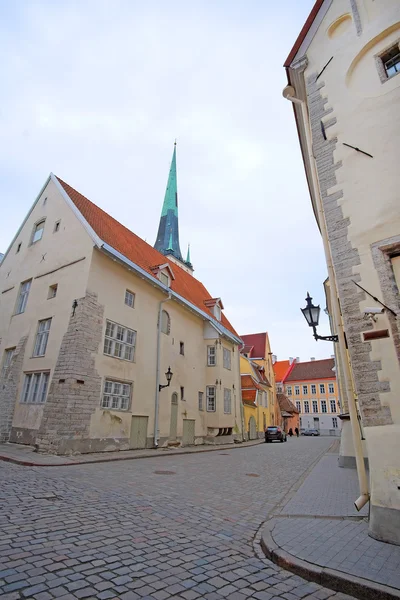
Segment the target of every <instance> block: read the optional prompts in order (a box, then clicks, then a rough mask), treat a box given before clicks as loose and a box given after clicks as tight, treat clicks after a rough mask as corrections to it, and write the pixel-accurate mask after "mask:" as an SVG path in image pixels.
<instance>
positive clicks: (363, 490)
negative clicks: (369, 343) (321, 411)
mask: <svg viewBox="0 0 400 600" xmlns="http://www.w3.org/2000/svg"><path fill="white" fill-rule="evenodd" d="M282 93H283V97H284V98H286V99H287V100H290V102H293V104H297V105H298V106H300V108H301V114H302V118H303V124H304V129H305V134H306V146H307V148H306V149H307V153H308V158H309V161H310V166H311V180H312V182H311V183H312V188H313V191H314V196H315V199H316V204H317V213H318V222H319V225H320V228H321V235H322V241H323V245H324V251H325V259H326V264H327V268H328V276H329V281H330V284H331V292H332V294H331V295H332V308H333V317H334V321H335V324H336V329H337V335H338V343H339V349H340V354H341V356H342V357H343V361H342V366H343V378H344V387H345V392H346V397H347V404H348V407H349V413H350V423H351V429H352V433H353V443H354V453H355V457H356V465H357V475H358V484H359V488H360V497H359V498H357V500H356V501H355V502H354V505H355V507H356V509H357V510H361V509H362V507H363V506H364V505H365V504H367V502H369V490H368V479H367V474H366V470H365V463H364V456H363V450H362V444H361V436H360V430H359V426H358V414H357V407H356V402H355V398H354V393H353V386H352V377H351V372H350V365H349V362H348V360H347V349H346V340H345V336H344V330H343V323H342V318H341V314H340V307H339V299H338V298H339V296H338V290H337V284H336V277H335V271H334V268H333V262H332V255H331V249H330V246H329V239H328V230H327V226H326V220H325V214H324V207H323V203H322V199H321V195H320V186H319V179H318V171H317V167H316V164H315V159H314V155H313V153H312V134H311V125H310V120H309V116H308V110H307V105H306V103H305V102H304V100H300V98H296V96H295V93H296V90H295V89H294V87H293V86H291V85H287V86H286V87H285V89H284V90H283V92H282Z"/></svg>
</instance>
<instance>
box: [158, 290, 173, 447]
mask: <svg viewBox="0 0 400 600" xmlns="http://www.w3.org/2000/svg"><path fill="white" fill-rule="evenodd" d="M171 298H172V296H171V294H168V297H167V298H165V299H164V300H161V301H160V304H159V307H158V324H157V357H156V399H155V403H154V447H155V448H158V413H159V408H160V391H159V387H158V386H159V384H160V347H161V316H162V310H163V304H164V303H165V302H168V300H171Z"/></svg>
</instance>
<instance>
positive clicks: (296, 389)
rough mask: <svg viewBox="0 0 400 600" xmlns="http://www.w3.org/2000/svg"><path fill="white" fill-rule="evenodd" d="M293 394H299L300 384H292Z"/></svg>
mask: <svg viewBox="0 0 400 600" xmlns="http://www.w3.org/2000/svg"><path fill="white" fill-rule="evenodd" d="M294 395H295V396H300V386H299V385H295V386H294Z"/></svg>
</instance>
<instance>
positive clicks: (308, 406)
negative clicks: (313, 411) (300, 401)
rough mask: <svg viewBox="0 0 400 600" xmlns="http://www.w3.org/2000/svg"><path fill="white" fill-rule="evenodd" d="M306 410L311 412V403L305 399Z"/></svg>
mask: <svg viewBox="0 0 400 600" xmlns="http://www.w3.org/2000/svg"><path fill="white" fill-rule="evenodd" d="M304 412H305V413H309V412H310V403H309V401H308V400H304Z"/></svg>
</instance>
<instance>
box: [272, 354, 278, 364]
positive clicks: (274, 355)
mask: <svg viewBox="0 0 400 600" xmlns="http://www.w3.org/2000/svg"><path fill="white" fill-rule="evenodd" d="M277 360H278V357H277V356H276V354H273V355H272V364H273V365H274V364H275V363H276V361H277Z"/></svg>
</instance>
